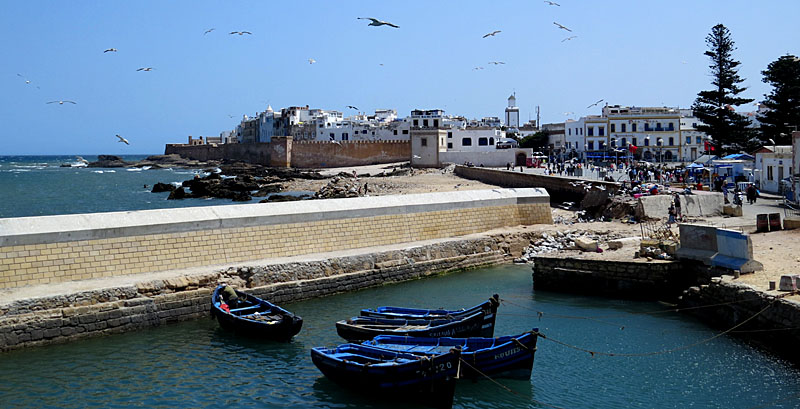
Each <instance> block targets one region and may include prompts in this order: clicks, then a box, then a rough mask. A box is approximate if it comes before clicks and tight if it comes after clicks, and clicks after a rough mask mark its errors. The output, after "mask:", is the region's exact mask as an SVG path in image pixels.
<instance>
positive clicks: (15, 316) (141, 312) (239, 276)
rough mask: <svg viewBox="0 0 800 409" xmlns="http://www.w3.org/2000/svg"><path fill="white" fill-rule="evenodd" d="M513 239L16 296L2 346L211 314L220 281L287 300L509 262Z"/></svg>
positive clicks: (0, 317)
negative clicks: (506, 248)
mask: <svg viewBox="0 0 800 409" xmlns="http://www.w3.org/2000/svg"><path fill="white" fill-rule="evenodd" d="M507 242H508V238H505V237H482V238H477V239H467V240H452V241H446V242H442V243H436V244H429V245H425V246H416V247H410V248H406V249H402V250H393V251H385V252H379V253H372V254H361V255H353V256H348V257H338V258H332V259H324V260H316V261H308V262H292V263H283V264H266V263H255V264H245V265H241V266H238V267H235V268H233V267H232V268H227V269H222V270H217V271H209V272H207V273H197V274H195V275H191V276H176V277H173V278H169V279H164V280H151V281H143V282H137V283H136V284H132V285H128V286H124V287H115V288H102V289H97V290H92V291H84V292H79V293H73V294H66V295H57V296H51V297H43V298H37V299H27V300H21V301H15V302H12V303H7V304H5V305H0V351H5V350H11V349H16V348H21V347H28V346H37V345H46V344H52V343H59V342H66V341H71V340H76V339H81V338H88V337H94V336H100V335H106V334H114V333H122V332H128V331H134V330H137V329H142V328H148V327H154V326H159V325H164V324H168V323H171V322H177V321H184V320H190V319H196V318H201V317H208V315H209V310H210V307H211V294H212V292H213V289H214V287H216V285H217V284H218V283H219V282H222V281H225V282H230V283H232V284H233V285H234V286H236V287H239V288H242V289H244V290H245V291H247V292H249V293H251V294H253V295H256V296H258V297H261V298H265V299H269V300H270V301H273V302H276V303H279V304H284V305H285V303H289V302H293V301H299V300H304V299H309V298H314V297H321V296H326V295H331V294H336V293H340V292H346V291H352V290H358V289H362V288H367V287H372V286H379V285H383V284H386V283H391V282H399V281H405V280H411V279H416V278H421V277H425V276H428V275H432V274H439V273H446V272H450V271H455V270H461V269H466V268H473V267H479V266H483V265H490V264H498V263H503V262H506V261H508V260H510V259H511V257H510V256H509V255H507V254H506V253H505V252H504V250H503V247H504V246H506V245H507V244H508V243H507ZM486 296H487V297H489V296H490V294H488V293H487V295H486ZM289 309H290V310H291V307H289ZM342 318H343V319H344V318H348V317H347V316H344V315H343V316H342Z"/></svg>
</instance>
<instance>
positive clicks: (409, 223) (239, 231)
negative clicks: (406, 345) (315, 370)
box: [0, 189, 552, 288]
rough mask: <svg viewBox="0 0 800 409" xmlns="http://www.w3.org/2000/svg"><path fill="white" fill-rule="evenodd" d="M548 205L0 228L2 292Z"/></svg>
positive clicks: (436, 196) (102, 217)
mask: <svg viewBox="0 0 800 409" xmlns="http://www.w3.org/2000/svg"><path fill="white" fill-rule="evenodd" d="M549 201H550V200H549V196H548V194H547V192H546V191H545V190H543V189H493V190H471V191H462V192H445V193H426V194H416V195H400V196H376V197H358V198H347V199H327V200H312V201H300V202H286V203H264V204H247V205H226V206H209V207H195V208H181V209H160V210H143V211H135V212H113V213H93V214H75V215H61V216H45V217H22V218H12V219H0V288H14V287H20V286H26V285H36V284H47V283H58V282H65V281H71V280H82V279H88V278H99V277H112V276H119V275H127V274H136V273H143V272H156V271H165V270H175V269H181V268H192V267H198V266H209V265H215V264H223V263H241V262H245V261H248V260H259V259H267V258H273V257H286V256H293V255H300V254H310V253H318V252H329V251H334V250H344V249H355V248H362V247H370V246H380V245H389V244H396V243H407V242H414V241H420V240H429V239H437V238H447V237H456V236H462V235H465V234H471V233H478V232H484V231H488V230H491V229H495V228H499V227H506V226H517V225H530V224H539V223H546V224H550V223H552V214H551V211H550V208H549Z"/></svg>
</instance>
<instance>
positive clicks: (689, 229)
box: [677, 224, 717, 265]
mask: <svg viewBox="0 0 800 409" xmlns="http://www.w3.org/2000/svg"><path fill="white" fill-rule="evenodd" d="M678 229H679V234H680V248H678V251H677V255H678V258H682V259H689V260H697V261H702V262H703V264H706V265H711V257H713V256H714V255H715V254H716V253H717V229H716V227H712V226H703V225H696V224H680V225H678Z"/></svg>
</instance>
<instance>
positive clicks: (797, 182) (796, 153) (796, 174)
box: [791, 131, 800, 203]
mask: <svg viewBox="0 0 800 409" xmlns="http://www.w3.org/2000/svg"><path fill="white" fill-rule="evenodd" d="M791 175H792V180H793V183H792V187H793V190H794V195H793V197H792V198H793V199H794V201H795V202H797V203H800V198H798V197H797V196H798V194H800V131H794V132H792V172H791Z"/></svg>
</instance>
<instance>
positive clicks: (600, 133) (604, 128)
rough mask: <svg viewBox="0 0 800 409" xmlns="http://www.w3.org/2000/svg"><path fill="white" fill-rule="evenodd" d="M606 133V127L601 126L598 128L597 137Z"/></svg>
mask: <svg viewBox="0 0 800 409" xmlns="http://www.w3.org/2000/svg"><path fill="white" fill-rule="evenodd" d="M605 133H606V127H605V126H600V127H598V128H597V136H603V135H605Z"/></svg>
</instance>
